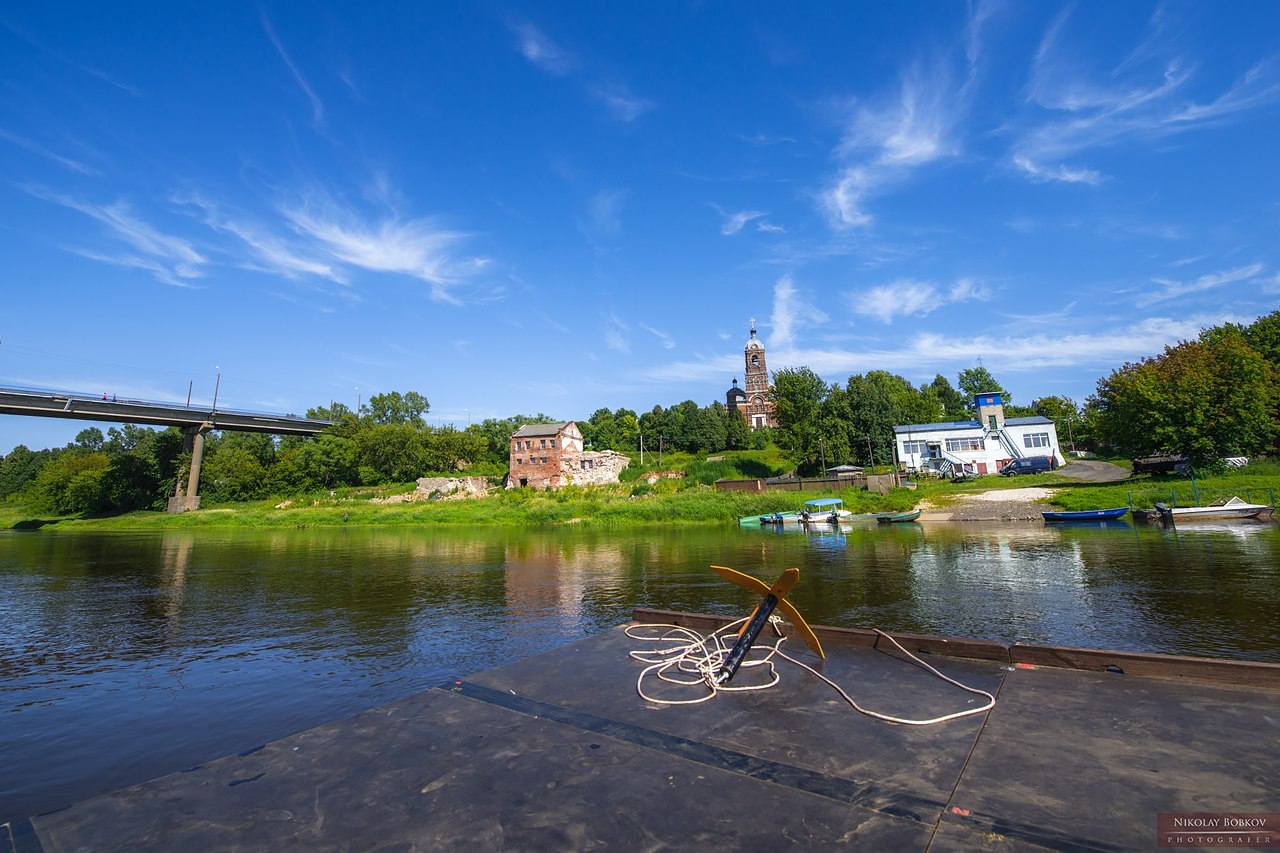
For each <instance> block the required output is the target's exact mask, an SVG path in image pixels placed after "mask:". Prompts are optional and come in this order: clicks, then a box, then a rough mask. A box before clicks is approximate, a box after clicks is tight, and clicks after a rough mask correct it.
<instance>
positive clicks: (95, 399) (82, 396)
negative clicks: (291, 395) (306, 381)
mask: <svg viewBox="0 0 1280 853" xmlns="http://www.w3.org/2000/svg"><path fill="white" fill-rule="evenodd" d="M0 394H17V395H24V396H30V397H47V398H49V399H51V400H57V401H63V400H71V401H75V402H86V403H123V404H126V405H130V406H148V407H150V408H155V409H175V410H182V411H189V412H210V413H213V412H214V411H215V410H214V408H213V406H212V405H211V404H209V403H200V402H191V403H175V402H172V401H167V400H146V399H140V398H137V397H118V396H115V395H109V396H105V397H104V396H103V395H102V394H88V393H84V392H81V391H67V390H63V389H58V388H34V387H27V386H21V385H18V386H12V385H11V386H4V387H0ZM216 412H217V413H218V414H222V415H243V416H246V417H258V418H276V419H278V420H291V421H298V422H300V423H313V422H315V421H317V420H325V419H324V418H308V417H305V416H303V415H294V414H288V415H282V414H280V413H279V412H261V411H254V410H251V409H229V408H227V407H225V406H222V407H219V408H218V409H217V410H216Z"/></svg>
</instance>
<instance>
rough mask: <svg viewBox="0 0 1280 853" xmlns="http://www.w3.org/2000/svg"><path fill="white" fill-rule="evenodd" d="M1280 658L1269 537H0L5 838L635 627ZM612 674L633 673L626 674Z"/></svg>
mask: <svg viewBox="0 0 1280 853" xmlns="http://www.w3.org/2000/svg"><path fill="white" fill-rule="evenodd" d="M711 564H719V565H727V566H731V567H733V568H736V569H739V570H741V571H745V572H748V573H751V574H755V575H757V576H759V577H761V578H765V579H769V580H772V579H773V578H774V577H776V575H777V574H778V573H779V572H780V571H781V569H783V568H785V567H788V566H798V567H799V568H800V569H801V576H800V582H799V584H798V585H797V587H796V589H795V590H794V592H793V593H792V595H791V600H792V601H793V602H794V603H795V604H796V606H797V607H798V608H799V609H800V611H801V612H802V613H803V614H805V616H806V617H807V618H808V620H809V621H810V622H811V623H812V624H815V625H819V624H821V625H839V626H848V627H877V628H881V629H883V630H886V631H890V632H893V631H909V632H918V633H928V634H947V635H954V636H964V637H980V638H986V639H992V640H998V641H1002V642H1013V641H1026V642H1035V643H1052V644H1060V645H1069V646H1085V647H1092V648H1110V649H1126V650H1139V651H1153V652H1165V653H1174V654H1190V655H1203V656H1210V657H1223V658H1241V659H1248V660H1259V661H1276V662H1280V527H1277V525H1276V524H1275V523H1265V524H1260V523H1253V524H1237V525H1223V526H1219V527H1212V528H1210V527H1205V528H1202V529H1192V528H1186V529H1181V530H1173V529H1164V528H1161V527H1158V526H1156V527H1145V526H1137V527H1130V526H1128V525H1124V524H1121V525H1110V526H1107V527H1098V526H1078V527H1077V526H1056V527H1051V526H1047V525H1041V524H1016V525H1005V526H992V525H981V526H966V525H960V524H935V525H919V524H905V525H893V526H892V527H881V526H876V525H870V526H865V527H861V528H855V529H853V530H852V531H850V532H849V533H847V534H845V535H838V534H834V533H824V534H805V533H785V532H777V531H769V530H765V531H761V530H750V531H745V530H744V531H739V530H738V529H737V528H736V527H709V528H684V527H682V528H674V527H654V528H643V529H635V528H627V529H620V530H619V529H609V530H601V529H592V528H575V527H564V528H557V529H553V530H533V531H530V530H513V529H476V528H469V529H444V530H442V529H424V528H415V529H388V530H380V529H337V530H332V529H322V530H269V531H240V530H226V531H197V532H170V533H145V534H144V533H137V534H123V533H116V534H89V533H79V534H59V533H56V532H24V533H4V534H0V768H3V769H4V772H2V773H0V822H3V821H5V820H8V819H12V818H17V817H22V816H28V815H33V814H37V813H40V812H43V811H47V810H50V809H54V808H58V807H61V806H63V805H66V804H68V803H70V802H73V801H75V800H78V799H81V798H83V797H86V796H90V795H93V794H96V793H100V792H104V791H108V790H111V789H113V788H117V787H120V786H123V785H128V784H134V783H137V782H141V781H144V780H146V779H149V778H153V777H155V776H158V775H162V774H165V773H170V772H175V771H178V770H181V769H183V768H186V767H189V766H192V765H195V764H198V763H202V762H205V761H208V760H211V759H214V758H217V757H220V756H222V755H227V754H230V753H234V752H239V751H243V750H246V749H251V748H253V747H256V746H258V745H260V744H262V743H264V742H266V741H268V740H272V739H275V738H279V737H282V736H284V735H287V734H290V733H291V732H295V731H299V730H301V729H305V728H309V727H312V726H315V725H318V724H320V723H323V722H326V721H328V720H333V719H337V718H339V717H343V716H346V715H350V714H353V713H356V712H358V711H361V710H364V709H366V708H370V707H373V706H376V705H380V704H383V703H386V702H389V701H391V700H393V699H397V698H400V697H403V696H406V695H409V694H412V693H414V692H417V691H421V690H425V689H427V688H430V687H432V686H433V685H436V684H439V683H441V682H442V681H444V680H446V679H448V678H450V677H452V676H460V675H466V674H470V673H473V672H476V671H479V670H483V669H487V668H490V667H493V666H496V665H498V664H502V663H507V662H509V661H513V660H517V659H519V658H522V657H525V656H528V655H532V654H535V653H538V652H540V651H544V650H547V649H552V648H555V647H558V646H561V645H563V644H565V643H567V642H570V641H572V640H576V639H578V638H581V637H585V636H588V635H591V634H594V633H597V632H599V631H602V630H605V629H608V628H611V627H613V626H616V625H619V624H621V623H623V622H625V621H626V620H627V619H628V618H629V617H630V614H631V611H632V610H633V609H634V608H636V607H657V608H664V609H669V610H686V611H702V612H713V613H722V614H735V615H745V613H746V612H748V610H749V609H750V607H751V606H752V605H753V602H752V599H751V596H750V594H749V593H747V592H745V591H743V590H741V589H739V588H738V587H735V586H732V585H730V584H728V583H726V582H725V581H723V580H721V579H720V578H719V577H717V576H716V575H714V574H713V573H711V572H710V571H709V570H708V568H707V567H708V566H709V565H711ZM618 665H619V666H630V665H632V664H631V663H630V662H629V661H626V660H621V661H619V663H618Z"/></svg>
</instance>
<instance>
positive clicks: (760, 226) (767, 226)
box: [756, 219, 787, 234]
mask: <svg viewBox="0 0 1280 853" xmlns="http://www.w3.org/2000/svg"><path fill="white" fill-rule="evenodd" d="M756 230H757V231H763V232H764V233H766V234H785V233H787V229H786V228H784V227H782V226H781V225H774V224H773V223H772V222H765V221H764V220H763V219H762V220H760V221H759V222H757V223H756Z"/></svg>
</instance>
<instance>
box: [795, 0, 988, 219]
mask: <svg viewBox="0 0 1280 853" xmlns="http://www.w3.org/2000/svg"><path fill="white" fill-rule="evenodd" d="M994 8H995V5H994V4H992V3H980V4H978V5H977V6H976V7H973V8H971V9H970V14H969V19H968V22H967V26H966V29H965V36H964V56H965V59H964V65H965V73H964V75H963V80H962V81H960V82H956V76H957V75H955V74H954V73H953V71H952V69H951V61H949V60H948V58H947V57H945V56H939V57H937V58H936V59H934V61H932V62H930V63H925V62H915V63H913V64H911V65H910V66H908V67H907V68H906V69H905V70H904V71H903V72H902V74H901V76H900V79H899V85H898V90H897V92H896V93H895V94H894V95H893V96H887V97H884V98H882V99H880V100H879V101H878V102H869V103H863V102H859V103H856V104H854V105H853V106H852V107H851V115H850V117H849V120H848V125H847V130H846V132H845V135H844V138H843V140H842V141H841V143H840V145H839V147H838V148H837V149H836V152H835V155H836V158H837V160H838V161H839V162H840V164H841V165H840V168H839V169H838V170H837V172H836V174H835V176H834V177H833V178H832V179H831V180H830V181H828V183H827V185H826V186H825V187H824V188H823V189H822V190H821V191H820V192H819V193H818V199H819V201H820V203H821V206H822V208H823V210H824V212H825V213H826V215H827V220H828V222H829V224H830V225H831V227H833V228H836V229H846V228H852V227H856V226H862V225H867V224H869V223H870V222H871V221H872V216H871V214H870V213H869V212H868V210H867V204H868V202H869V201H870V200H871V199H872V198H874V197H876V196H877V195H880V194H882V193H884V192H886V191H888V190H889V189H890V188H891V187H893V186H894V185H896V184H898V183H900V182H902V181H905V180H907V179H908V178H909V176H910V175H911V174H912V173H913V172H914V171H915V170H917V169H919V168H921V167H924V166H926V165H928V164H930V163H933V162H935V161H938V160H941V159H944V158H947V157H951V156H954V155H955V154H956V153H957V152H958V150H959V147H960V142H959V138H958V134H957V127H958V125H959V124H960V122H961V120H962V119H963V118H964V117H965V116H966V115H967V113H968V110H969V107H970V100H971V93H972V90H973V87H974V85H975V83H976V81H977V79H978V76H979V62H980V59H981V56H982V47H981V45H982V38H981V34H982V27H983V24H984V23H985V22H986V20H987V19H988V18H989V17H990V16H991V14H992V12H993V10H994Z"/></svg>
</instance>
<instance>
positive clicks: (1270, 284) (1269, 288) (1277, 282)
mask: <svg viewBox="0 0 1280 853" xmlns="http://www.w3.org/2000/svg"><path fill="white" fill-rule="evenodd" d="M1262 292H1263V293H1280V273H1276V274H1275V275H1273V276H1271V278H1264V279H1263V280H1262Z"/></svg>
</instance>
